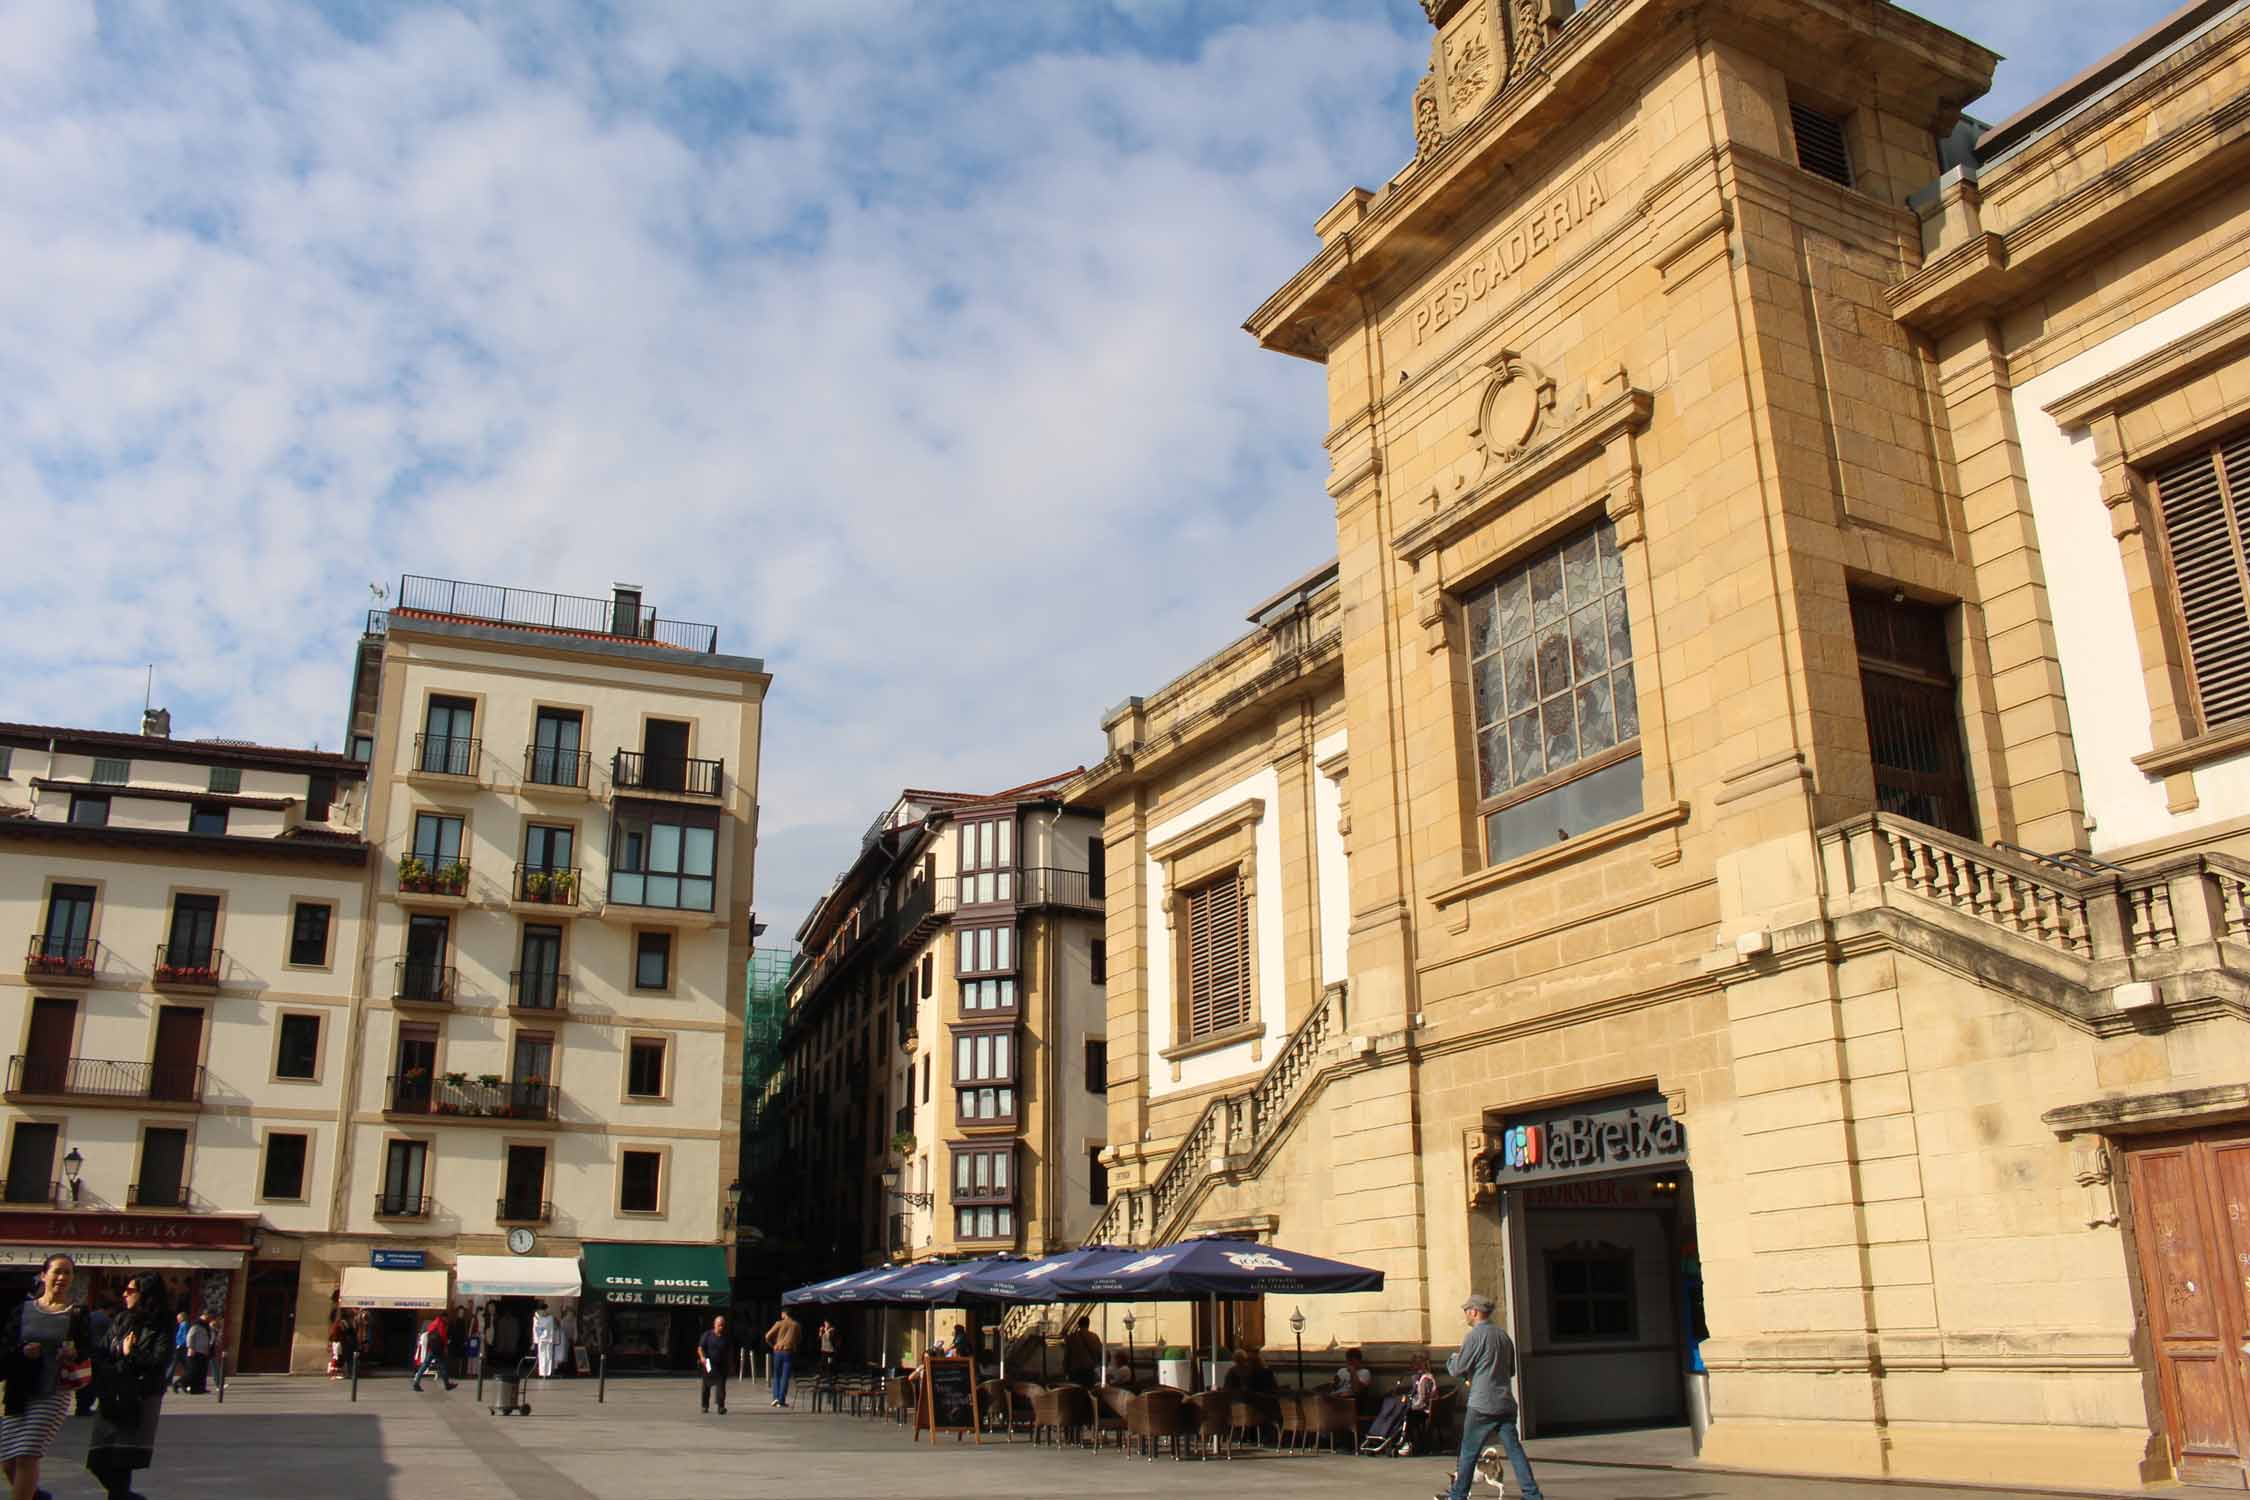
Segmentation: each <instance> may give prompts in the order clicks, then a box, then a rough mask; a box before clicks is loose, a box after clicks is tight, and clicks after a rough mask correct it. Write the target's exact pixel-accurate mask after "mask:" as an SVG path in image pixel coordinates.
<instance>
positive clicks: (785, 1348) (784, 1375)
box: [766, 1307, 804, 1407]
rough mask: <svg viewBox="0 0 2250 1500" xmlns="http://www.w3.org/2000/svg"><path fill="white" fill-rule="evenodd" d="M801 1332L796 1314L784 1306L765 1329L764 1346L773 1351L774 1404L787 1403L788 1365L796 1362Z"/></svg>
mask: <svg viewBox="0 0 2250 1500" xmlns="http://www.w3.org/2000/svg"><path fill="white" fill-rule="evenodd" d="M803 1334H804V1329H803V1328H802V1327H801V1326H799V1324H798V1322H797V1315H796V1314H795V1313H793V1312H791V1311H790V1310H789V1309H788V1308H786V1307H785V1308H783V1309H782V1310H781V1316H780V1317H778V1318H776V1319H774V1320H773V1327H771V1328H769V1329H767V1330H766V1347H767V1348H768V1349H771V1350H772V1351H773V1404H774V1405H775V1406H783V1407H785V1406H787V1405H788V1404H789V1367H790V1366H791V1365H792V1364H794V1363H796V1360H797V1340H798V1339H799V1338H800V1337H802V1336H803Z"/></svg>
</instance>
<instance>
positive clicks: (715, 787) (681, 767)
mask: <svg viewBox="0 0 2250 1500" xmlns="http://www.w3.org/2000/svg"><path fill="white" fill-rule="evenodd" d="M726 779H727V763H726V762H725V761H723V760H696V759H694V758H693V757H691V756H685V755H650V754H648V753H646V752H645V751H640V750H620V751H618V752H617V753H616V755H614V756H613V757H611V759H610V765H609V780H610V785H611V786H612V787H614V788H615V789H616V790H618V791H620V792H672V793H675V794H677V795H680V796H686V797H716V796H718V795H720V793H721V792H723V791H724V790H725V788H726Z"/></svg>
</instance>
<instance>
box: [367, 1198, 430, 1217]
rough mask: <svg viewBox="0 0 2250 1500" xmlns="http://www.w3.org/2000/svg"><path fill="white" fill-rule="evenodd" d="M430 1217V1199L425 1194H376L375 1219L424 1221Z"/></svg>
mask: <svg viewBox="0 0 2250 1500" xmlns="http://www.w3.org/2000/svg"><path fill="white" fill-rule="evenodd" d="M429 1216H430V1198H429V1195H428V1194H427V1193H424V1194H421V1195H420V1196H416V1195H414V1194H411V1193H377V1194H376V1195H375V1217H376V1218H378V1219H426V1218H428V1217H429Z"/></svg>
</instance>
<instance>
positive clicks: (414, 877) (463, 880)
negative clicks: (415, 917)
mask: <svg viewBox="0 0 2250 1500" xmlns="http://www.w3.org/2000/svg"><path fill="white" fill-rule="evenodd" d="M398 899H399V900H400V902H401V903H403V904H404V905H407V906H427V907H436V908H439V909H442V910H447V911H451V910H454V909H457V908H459V907H463V906H467V905H468V904H469V861H468V858H467V856H465V855H463V856H456V857H455V858H453V859H450V860H441V859H438V858H435V857H434V856H430V855H424V854H401V855H400V856H399V857H398Z"/></svg>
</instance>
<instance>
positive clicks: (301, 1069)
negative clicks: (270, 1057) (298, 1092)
mask: <svg viewBox="0 0 2250 1500" xmlns="http://www.w3.org/2000/svg"><path fill="white" fill-rule="evenodd" d="M280 1031H281V1036H280V1041H279V1044H278V1048H277V1050H276V1052H275V1054H274V1064H273V1075H274V1077H276V1078H296V1079H303V1080H306V1081H308V1082H309V1081H310V1080H311V1079H312V1078H314V1077H315V1076H316V1075H317V1073H318V1072H319V1067H320V1017H318V1016H303V1015H286V1016H283V1017H282V1018H281V1028H280Z"/></svg>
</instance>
